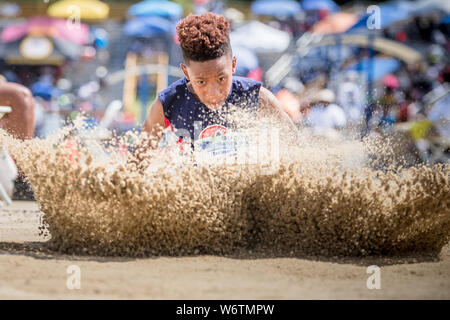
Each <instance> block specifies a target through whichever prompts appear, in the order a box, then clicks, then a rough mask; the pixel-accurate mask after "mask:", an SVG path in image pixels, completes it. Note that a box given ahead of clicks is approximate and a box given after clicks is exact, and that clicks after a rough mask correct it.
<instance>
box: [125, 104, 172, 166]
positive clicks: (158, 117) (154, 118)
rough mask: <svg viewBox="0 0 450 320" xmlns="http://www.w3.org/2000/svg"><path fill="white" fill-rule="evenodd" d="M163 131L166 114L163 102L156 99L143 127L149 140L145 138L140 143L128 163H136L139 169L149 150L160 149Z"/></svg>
mask: <svg viewBox="0 0 450 320" xmlns="http://www.w3.org/2000/svg"><path fill="white" fill-rule="evenodd" d="M163 130H164V112H163V108H162V104H161V101H159V99H158V98H156V100H155V101H154V102H153V103H152V105H151V107H150V112H149V114H148V116H147V119H146V120H145V123H144V125H143V127H142V131H143V132H145V133H147V134H148V139H147V138H143V139H141V140H140V141H139V142H138V145H137V146H136V149H135V150H134V152H133V157H131V158H130V159H129V160H128V161H129V162H131V163H135V164H136V165H137V166H138V167H139V165H140V163H142V161H143V160H144V158H148V154H146V151H147V150H149V149H156V148H157V147H158V144H159V141H160V140H161V137H162V131H163Z"/></svg>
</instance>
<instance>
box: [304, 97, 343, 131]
mask: <svg viewBox="0 0 450 320" xmlns="http://www.w3.org/2000/svg"><path fill="white" fill-rule="evenodd" d="M334 101H335V94H334V92H333V91H331V90H330V89H323V90H321V91H319V93H318V94H317V97H316V98H315V99H314V100H313V107H312V108H311V110H310V111H309V113H308V115H307V116H306V124H307V125H309V126H311V127H313V128H314V133H315V134H317V135H327V132H329V130H330V129H331V130H336V129H342V128H343V127H344V126H345V125H346V123H347V119H346V117H345V113H344V110H342V108H341V107H339V106H338V105H337V104H335V103H334Z"/></svg>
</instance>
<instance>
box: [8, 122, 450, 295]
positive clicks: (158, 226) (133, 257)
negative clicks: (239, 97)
mask: <svg viewBox="0 0 450 320" xmlns="http://www.w3.org/2000/svg"><path fill="white" fill-rule="evenodd" d="M261 123H262V124H263V125H264V124H266V123H265V122H261ZM269 128H270V129H271V130H272V129H273V128H274V126H273V124H271V125H270V126H269ZM79 129H80V127H79V123H78V124H77V122H75V123H74V124H73V125H70V126H67V127H66V128H64V129H63V130H61V131H59V132H57V133H56V134H55V135H53V136H50V137H49V138H47V139H45V140H38V139H34V140H31V141H26V142H20V141H17V140H15V139H12V138H11V137H9V136H7V135H5V134H4V133H2V132H1V131H0V144H3V145H4V146H5V147H6V148H7V149H8V150H9V151H10V152H11V154H12V155H13V156H14V158H15V159H16V160H17V163H18V165H19V166H20V168H21V169H22V170H23V172H24V173H25V174H26V176H27V178H28V179H29V181H30V183H31V185H32V186H33V189H34V192H35V197H36V200H37V204H36V203H31V204H30V203H16V204H14V206H15V207H14V206H13V207H8V208H4V209H2V219H3V220H1V221H2V225H0V229H1V230H2V232H1V236H0V237H1V238H0V241H1V242H2V243H1V247H0V250H2V253H4V254H3V255H1V256H0V259H3V261H2V262H1V264H0V265H1V266H2V268H5V269H6V272H3V273H2V277H4V279H2V280H3V281H2V283H5V286H4V287H3V288H2V289H1V290H2V291H0V297H2V296H5V297H16V296H17V297H23V298H32V297H37V298H39V297H55V298H57V297H62V298H66V297H77V298H93V297H98V298H174V299H178V298H184V299H190V298H198V299H210V298H221V299H222V298H223V299H242V298H247V299H250V298H253V299H264V298H274V299H275V298H289V299H300V298H386V299H389V298H449V296H450V294H449V293H450V290H449V289H450V288H449V287H450V281H449V280H450V275H449V271H450V265H449V263H450V261H449V259H450V257H449V247H448V243H449V240H450V167H449V166H448V165H434V166H425V165H417V166H408V165H405V163H403V162H402V159H401V157H400V158H398V159H397V157H396V156H395V145H391V144H390V142H389V139H387V138H383V137H382V139H379V138H378V139H377V138H374V139H372V140H370V139H369V140H364V141H358V140H340V141H330V140H326V139H325V140H324V139H321V138H315V137H312V136H310V135H308V132H307V131H302V133H301V138H302V139H298V138H297V140H295V144H292V141H293V139H292V137H284V136H283V135H280V136H279V137H278V140H277V141H278V143H279V144H278V145H277V148H278V153H277V154H278V155H279V156H278V157H276V158H271V157H270V156H269V157H267V156H263V157H262V159H264V160H266V159H269V161H257V162H246V163H244V164H242V163H228V162H224V163H220V162H219V163H214V164H208V165H204V164H198V162H196V158H195V155H194V157H193V155H192V154H184V153H183V154H180V153H179V151H175V153H173V152H172V151H173V150H172V149H170V148H169V149H164V151H161V150H156V151H151V150H148V151H147V152H148V154H147V156H144V158H145V159H146V160H145V161H144V162H142V163H141V164H140V165H139V167H136V164H135V161H128V160H130V158H131V160H133V153H123V152H121V150H123V149H124V148H123V146H125V147H126V149H127V150H129V148H131V149H133V148H135V147H136V143H137V142H139V141H140V140H142V139H144V138H145V137H142V136H137V135H135V134H134V133H132V132H130V133H128V134H126V135H125V136H122V137H115V138H112V139H109V140H108V141H102V142H99V141H97V140H95V139H92V138H91V137H92V136H94V135H95V133H93V132H90V131H89V130H90V129H89V130H88V131H87V132H86V130H85V129H83V130H82V131H81V133H80V131H79ZM247 129H248V128H246V130H247ZM250 129H251V130H253V129H252V128H250ZM256 129H257V130H260V129H261V128H256ZM280 131H281V132H282V130H279V131H277V132H280ZM258 132H260V131H258ZM271 132H273V131H271ZM254 137H255V136H254V131H252V138H254ZM258 141H259V142H258V145H260V144H261V141H263V140H262V139H261V138H260V136H258ZM150 143H151V142H150ZM272 147H273V144H270V145H269V146H268V148H266V149H264V150H265V151H267V150H269V151H270V150H272V149H271V148H272ZM170 150H172V151H170ZM174 150H179V149H176V148H175V149H174ZM274 164H276V166H275V167H273V165H274ZM268 165H269V166H268ZM27 206H28V207H27ZM411 263H412V264H411ZM69 265H76V266H78V267H79V268H80V270H81V271H82V273H83V275H82V279H83V280H82V281H83V283H84V285H83V289H82V290H75V291H72V290H69V289H67V287H66V279H67V273H66V269H67V267H68V266H69ZM370 265H377V266H379V267H381V268H382V269H381V270H382V279H383V280H382V283H384V284H385V285H384V286H383V284H382V290H369V289H368V288H367V286H366V281H367V278H368V277H369V276H370V275H369V274H367V273H366V268H367V267H368V266H370ZM57 270H61V271H62V272H61V274H59V272H58V271H57ZM2 271H4V270H2ZM124 283H128V284H129V285H128V286H124V285H123V284H124Z"/></svg>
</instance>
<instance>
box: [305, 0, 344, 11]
mask: <svg viewBox="0 0 450 320" xmlns="http://www.w3.org/2000/svg"><path fill="white" fill-rule="evenodd" d="M301 4H302V8H303V9H304V10H327V11H330V12H338V11H339V6H338V5H337V4H336V2H334V1H333V0H303V1H302V2H301Z"/></svg>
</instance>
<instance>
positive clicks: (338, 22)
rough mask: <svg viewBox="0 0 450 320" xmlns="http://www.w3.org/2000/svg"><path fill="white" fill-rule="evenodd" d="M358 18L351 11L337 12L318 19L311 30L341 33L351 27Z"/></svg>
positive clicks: (320, 32)
mask: <svg viewBox="0 0 450 320" xmlns="http://www.w3.org/2000/svg"><path fill="white" fill-rule="evenodd" d="M357 21H358V18H357V17H356V15H354V14H352V13H346V12H338V13H335V14H333V15H331V16H327V17H326V18H325V19H323V20H320V21H319V22H317V23H316V24H315V25H314V26H312V28H311V32H313V33H317V34H334V33H342V32H345V31H347V30H348V29H349V28H350V27H352V26H353V25H354V24H355V23H356V22H357Z"/></svg>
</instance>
